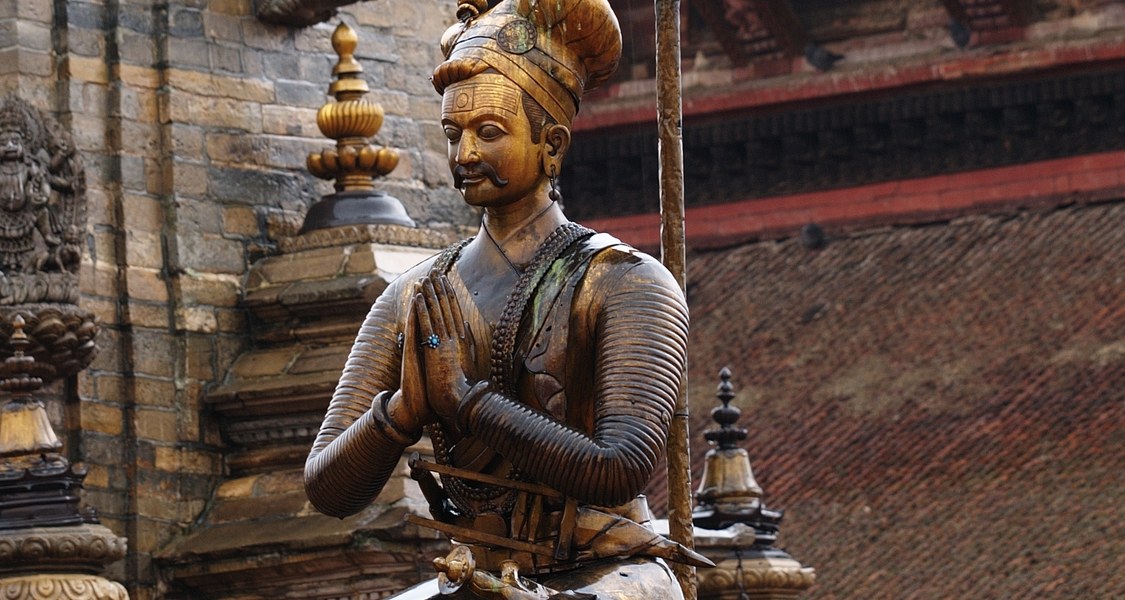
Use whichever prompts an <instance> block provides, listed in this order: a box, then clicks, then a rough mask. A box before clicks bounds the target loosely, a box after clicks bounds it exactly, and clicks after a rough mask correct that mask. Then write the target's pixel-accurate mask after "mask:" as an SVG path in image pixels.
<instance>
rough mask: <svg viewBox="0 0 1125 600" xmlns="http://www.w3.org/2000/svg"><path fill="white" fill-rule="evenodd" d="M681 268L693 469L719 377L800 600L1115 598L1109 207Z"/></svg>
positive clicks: (1123, 489)
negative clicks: (779, 520) (802, 575)
mask: <svg viewBox="0 0 1125 600" xmlns="http://www.w3.org/2000/svg"><path fill="white" fill-rule="evenodd" d="M688 269H689V270H688V275H689V281H690V282H691V283H690V285H689V304H690V306H691V310H692V333H691V349H690V363H691V372H690V392H691V400H692V411H693V412H692V426H693V428H692V437H693V448H694V450H693V457H692V458H693V462H694V464H695V466H696V468H695V469H693V471H694V473H695V476H696V478H697V481H698V477H699V473H700V468H701V466H702V458H703V455H704V452H705V451H706V443H705V442H704V441H703V439H702V432H703V430H704V429H707V428H709V427H710V426H711V423H710V422H709V413H710V409H711V408H712V407H713V406H715V405H716V401H715V399H714V386H715V384H716V383H717V382H718V379H717V375H716V374H717V372H718V370H719V368H721V367H723V366H730V367H731V370H732V371H733V373H734V383H735V385H736V389H737V390H738V391H739V394H738V398H737V399H736V400H735V402H734V404H735V405H737V406H739V407H740V408H742V410H743V416H742V421H741V423H740V424H741V426H743V427H746V428H748V429H749V431H750V435H749V439H748V440H747V441H746V442H745V447H746V448H748V449H749V451H750V455H751V460H752V462H753V465H754V470H755V474H756V475H757V478H758V481H759V482H760V483H761V484H762V486H763V487H764V488H765V491H766V503H767V505H768V506H770V507H772V508H780V509H783V510H785V512H786V517H785V521H784V522H783V524H782V530H781V538H780V540H779V545H780V546H782V547H783V548H785V549H786V550H788V551H789V552H790V553H791V554H793V555H794V557H795V558H797V559H799V560H801V561H802V562H803V563H805V564H806V565H810V566H813V567H815V568H816V569H817V584H816V585H815V586H814V588H813V589H812V590H811V591H810V593H808V594H807V595H806V596H804V597H806V598H926V599H928V598H944V597H954V596H963V595H971V596H973V597H978V598H1026V597H1035V598H1122V597H1125V477H1123V476H1122V474H1123V473H1125V202H1121V201H1117V202H1110V203H1103V204H1097V205H1086V206H1071V207H1064V208H1057V209H1052V210H1049V211H1044V212H1019V213H1013V214H1006V215H992V216H978V217H972V218H966V219H963V220H959V221H955V222H952V223H944V224H934V225H930V226H924V227H912V228H891V229H883V230H878V231H870V232H866V233H863V234H852V235H849V236H848V237H846V238H843V239H831V238H830V239H829V242H828V245H827V246H826V247H825V248H823V249H822V250H808V249H806V248H804V247H803V246H802V245H801V244H800V242H799V241H798V240H796V239H789V240H783V241H771V242H759V243H752V244H746V245H741V246H737V247H733V248H728V249H725V250H721V251H711V252H701V253H695V254H693V255H691V256H689V262H688ZM662 486H663V481H662V478H661V480H660V481H656V482H654V488H653V489H655V490H657V491H656V492H654V493H652V495H653V496H655V498H654V505H655V506H656V507H657V509H658V510H659V509H660V507H661V506H662V504H663V499H662V497H663V495H664V492H663V491H662V490H661V489H660V488H661V487H662Z"/></svg>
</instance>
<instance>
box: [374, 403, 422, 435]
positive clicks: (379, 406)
mask: <svg viewBox="0 0 1125 600" xmlns="http://www.w3.org/2000/svg"><path fill="white" fill-rule="evenodd" d="M392 396H394V392H388V391H383V392H379V393H378V394H376V395H375V398H374V399H372V400H371V423H372V424H374V426H375V429H376V430H378V432H379V433H380V434H382V436H383V437H384V438H386V439H388V440H390V441H392V442H394V443H396V444H399V445H401V446H403V447H406V446H411V445H413V444H414V443H415V442H417V441H418V440H419V439H421V438H422V433H421V432H418V433H416V434H411V433H407V432H405V431H403V430H402V429H400V428H399V427H398V426H397V425H395V424H394V422H393V421H391V416H390V414H389V413H387V403H388V402H390V400H391V397H392Z"/></svg>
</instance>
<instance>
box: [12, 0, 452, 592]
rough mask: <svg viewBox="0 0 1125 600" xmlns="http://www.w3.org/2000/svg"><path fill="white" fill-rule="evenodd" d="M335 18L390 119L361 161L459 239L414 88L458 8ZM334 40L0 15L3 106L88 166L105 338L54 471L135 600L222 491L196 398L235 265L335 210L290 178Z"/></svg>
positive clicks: (436, 147)
mask: <svg viewBox="0 0 1125 600" xmlns="http://www.w3.org/2000/svg"><path fill="white" fill-rule="evenodd" d="M439 15H440V16H439ZM343 18H344V19H345V20H346V21H348V22H349V23H350V24H351V25H352V26H353V27H355V28H356V29H357V30H358V31H359V34H360V47H359V50H358V52H357V56H358V58H359V59H360V61H361V63H362V64H363V66H364V68H365V70H366V79H367V81H368V83H369V84H370V85H371V87H372V89H373V90H374V91H373V93H372V95H373V97H374V99H376V100H377V101H379V102H381V103H382V104H383V106H384V108H385V110H386V120H385V125H384V126H383V129H382V130H381V131H380V133H379V135H378V136H377V137H376V142H377V143H379V144H382V145H387V146H391V147H394V148H396V149H398V150H399V152H400V165H399V167H398V169H397V170H396V171H395V172H394V173H392V174H391V175H390V176H389V178H388V179H387V180H385V181H384V182H383V186H382V187H383V189H384V190H385V191H387V192H389V193H391V194H392V195H394V196H396V197H398V198H400V199H402V200H403V201H404V204H405V205H406V207H407V211H408V212H409V213H410V214H411V216H413V217H414V218H415V219H416V220H417V221H418V222H419V223H420V224H422V225H429V226H436V227H441V226H443V225H460V224H463V223H465V222H466V221H468V220H471V219H472V216H471V215H470V214H468V213H466V212H465V211H464V209H463V208H462V204H461V202H460V200H459V198H458V196H457V194H456V193H455V192H454V190H452V188H451V187H450V186H449V184H448V181H447V180H448V177H449V176H448V168H447V167H446V164H445V158H444V146H445V139H444V136H443V135H442V132H441V128H440V127H439V126H438V124H437V121H438V114H439V109H440V104H439V97H438V96H437V94H436V93H435V92H434V90H433V88H432V87H431V86H430V83H429V81H428V77H429V73H430V71H431V70H432V68H433V66H434V65H435V64H437V62H438V60H439V53H438V49H437V40H438V39H439V38H440V35H441V33H442V32H443V31H444V29H445V28H446V27H447V26H448V25H449V24H451V23H452V22H453V18H454V17H453V2H452V1H451V0H418V1H414V2H388V1H385V0H378V1H375V2H370V3H362V4H359V5H355V6H352V7H349V8H348V9H347V11H346V12H345V14H344V15H343ZM335 24H336V21H332V22H330V23H326V24H321V25H318V26H315V27H311V28H306V29H301V30H296V29H291V28H287V27H280V26H273V25H266V24H263V23H261V22H259V21H258V20H257V19H255V18H254V16H253V12H252V6H251V2H250V0H212V1H209V2H204V1H202V0H188V1H185V2H177V3H172V4H170V5H169V4H160V3H151V2H144V1H132V0H122V1H120V2H111V3H102V2H62V1H59V2H51V1H50V0H19V2H16V1H14V0H5V1H4V3H3V4H2V5H0V88H2V91H4V92H15V93H18V94H19V95H20V96H22V97H23V98H24V99H26V100H28V101H29V102H31V103H32V104H33V105H35V106H37V107H39V108H42V109H44V110H47V111H49V112H51V113H52V114H54V115H56V116H57V117H58V118H59V120H60V121H61V122H62V123H63V124H64V125H66V126H68V127H70V128H71V130H72V133H73V135H74V139H75V143H76V145H77V146H78V149H79V151H80V153H81V154H82V156H83V158H84V160H85V161H86V168H87V171H86V172H87V179H88V181H87V183H88V189H89V191H88V194H87V198H88V219H89V223H88V242H89V243H88V245H87V255H86V256H85V258H84V263H83V268H82V273H81V277H82V294H83V295H82V300H81V303H82V305H83V306H84V307H85V308H87V309H88V310H90V311H92V312H93V313H94V314H95V315H96V316H97V318H98V319H99V321H100V323H101V325H102V331H101V334H100V337H99V340H98V342H99V349H100V353H99V356H98V358H97V359H96V360H95V362H94V363H93V364H92V365H91V366H90V368H89V369H88V370H87V371H85V372H83V373H82V374H80V375H79V376H78V377H77V379H76V385H73V386H71V388H72V389H74V390H76V393H72V394H71V396H74V397H73V398H71V401H70V403H69V407H68V410H67V414H68V415H69V418H68V421H69V422H68V423H67V427H68V428H69V429H70V430H71V432H72V435H71V436H70V438H69V439H70V440H71V447H70V448H68V452H69V453H70V455H71V457H72V458H73V459H75V460H77V461H79V462H82V463H84V464H86V465H87V467H88V468H89V471H90V475H89V477H88V479H87V490H86V501H87V503H88V504H89V505H91V506H94V507H96V508H97V509H98V510H99V513H100V515H101V517H102V520H103V522H104V523H105V524H106V525H108V526H109V527H110V528H112V529H113V530H114V531H115V532H117V533H118V534H121V535H125V536H127V537H128V538H129V544H130V553H129V556H128V558H127V559H126V560H125V561H124V563H123V564H118V565H115V566H114V567H113V571H112V572H111V573H109V575H110V576H111V577H114V578H118V579H121V580H123V581H125V582H126V583H127V585H128V587H129V588H130V593H131V595H132V597H133V598H136V599H140V600H144V599H147V598H154V597H158V596H159V589H158V587H159V586H158V583H157V581H156V574H155V572H154V570H153V569H152V566H151V564H152V563H151V556H152V554H153V553H154V552H155V551H157V550H158V549H159V548H161V547H162V546H163V545H165V544H167V543H168V541H169V540H170V539H172V538H173V537H175V536H176V535H178V534H179V533H181V532H182V531H184V530H185V529H186V528H187V527H188V526H189V525H190V524H191V523H192V522H193V520H194V519H195V518H196V517H197V516H198V515H199V514H200V513H201V512H202V511H203V510H204V508H205V506H206V505H207V503H208V502H209V500H210V498H211V496H212V494H213V488H214V486H215V484H216V482H217V481H218V477H219V476H220V475H221V474H222V469H223V465H222V447H223V442H222V439H221V435H220V431H219V426H218V422H217V420H216V419H215V418H214V417H213V416H212V415H210V414H208V413H207V411H206V410H204V405H203V402H202V398H203V395H204V393H205V392H206V390H207V388H208V386H210V385H212V384H214V383H215V382H216V381H217V380H218V378H220V377H222V375H223V374H224V373H225V372H226V370H227V368H228V367H229V365H230V364H231V362H232V361H233V359H234V358H235V357H236V356H237V355H238V354H239V353H240V352H241V351H243V350H245V349H246V347H247V345H248V343H249V342H248V336H247V320H246V315H245V314H244V312H243V311H242V310H241V309H240V308H239V299H240V295H241V293H242V290H243V286H244V276H245V273H246V271H247V268H248V265H249V264H250V263H251V262H252V261H253V260H254V259H255V258H257V257H260V256H263V255H264V254H266V253H269V252H272V251H274V249H275V245H276V239H274V238H276V237H277V235H278V234H279V233H280V232H284V231H285V230H287V228H288V229H291V224H292V223H293V222H294V221H295V219H298V218H299V217H300V216H301V215H303V213H304V211H305V209H306V208H307V206H308V205H309V204H310V202H312V201H313V200H314V199H316V198H318V197H319V196H320V195H322V194H325V193H328V192H330V191H331V186H330V185H329V184H327V183H326V182H321V181H319V180H316V179H314V178H312V177H311V176H310V175H309V174H308V173H307V172H306V170H305V166H304V164H305V156H306V155H307V154H308V152H310V151H312V150H315V149H319V148H321V147H323V146H327V145H329V143H330V142H329V140H327V139H325V138H323V137H322V136H321V134H320V132H319V130H318V129H317V127H316V122H315V116H316V111H317V109H318V108H319V107H320V106H321V105H322V104H323V103H324V102H325V100H326V98H327V96H326V92H327V87H328V84H329V82H330V77H331V69H332V65H333V64H334V62H335V54H334V53H333V52H332V49H331V44H330V35H331V33H332V30H333V28H334V27H335ZM287 224H288V225H287ZM271 236H272V237H271ZM78 399H80V401H77V400H78Z"/></svg>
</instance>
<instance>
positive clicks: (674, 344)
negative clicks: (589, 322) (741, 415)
mask: <svg viewBox="0 0 1125 600" xmlns="http://www.w3.org/2000/svg"><path fill="white" fill-rule="evenodd" d="M603 280H604V281H605V283H604V286H603V287H604V288H605V289H604V290H601V289H599V290H597V291H596V293H597V294H602V293H604V294H605V296H604V298H605V299H604V301H603V302H602V303H601V306H600V309H599V312H598V315H597V320H596V341H595V344H596V348H597V349H596V357H597V358H596V362H595V364H593V365H591V366H592V370H591V373H592V376H593V377H594V378H595V386H594V387H595V392H594V393H595V395H596V397H595V398H594V402H593V405H594V406H595V407H596V408H595V411H596V413H595V422H594V430H593V433H592V435H587V434H585V433H583V432H580V431H578V430H576V429H574V428H571V427H569V426H567V425H566V424H564V423H561V422H559V421H558V420H556V419H554V418H552V417H551V416H549V415H547V414H545V413H542V412H539V411H536V410H533V409H531V408H528V407H527V406H525V405H524V404H522V403H520V402H516V401H513V400H512V399H510V398H506V397H503V396H501V395H500V394H497V393H485V394H480V395H477V396H476V397H473V398H471V399H469V401H470V402H471V405H470V406H468V407H466V410H465V420H466V421H467V425H468V427H469V429H470V430H471V432H472V433H473V435H476V436H477V437H479V438H480V439H482V440H483V441H484V442H485V443H486V444H488V445H489V446H490V447H492V448H493V449H494V450H496V451H497V452H499V453H500V454H502V455H504V456H505V457H506V458H507V459H508V460H510V461H511V462H512V464H513V465H514V466H516V467H517V468H518V469H519V470H520V471H522V472H523V473H525V474H527V475H530V476H531V477H532V478H533V479H535V480H536V481H539V482H540V483H543V484H546V485H549V486H551V487H553V488H555V489H557V490H559V491H561V492H563V493H564V494H566V495H568V496H571V497H573V498H576V499H578V500H579V501H581V502H586V503H590V504H596V505H602V506H617V505H620V504H624V503H625V502H628V501H629V500H631V499H633V498H634V497H635V496H636V495H637V494H638V493H640V492H641V491H642V490H643V489H644V486H645V484H647V483H648V480H649V477H650V476H651V475H652V471H653V469H654V468H655V467H656V464H657V461H658V460H659V458H660V457H661V456H662V455H663V453H664V449H665V446H666V444H667V438H668V427H669V423H670V421H671V416H672V411H673V409H674V406H675V400H676V395H677V392H678V389H679V385H680V381H681V378H682V375H683V372H684V367H685V364H686V355H687V331H688V316H687V307H686V305H685V303H684V299H683V295H682V294H681V293H680V291H679V289H678V288H677V287H675V283H674V281H673V280H672V279H671V276H670V275H668V274H667V271H665V270H664V269H663V268H662V267H660V265H658V264H655V263H654V262H652V261H645V262H641V263H639V264H635V265H633V266H632V267H631V268H629V270H628V272H627V273H626V274H625V275H624V276H622V277H616V276H614V277H605V278H603ZM573 400H574V399H568V401H573Z"/></svg>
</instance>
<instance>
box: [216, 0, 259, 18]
mask: <svg viewBox="0 0 1125 600" xmlns="http://www.w3.org/2000/svg"><path fill="white" fill-rule="evenodd" d="M207 9H208V10H209V11H211V12H215V13H220V14H224V15H237V16H246V15H249V14H251V6H250V0H211V2H209V3H208V4H207Z"/></svg>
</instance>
